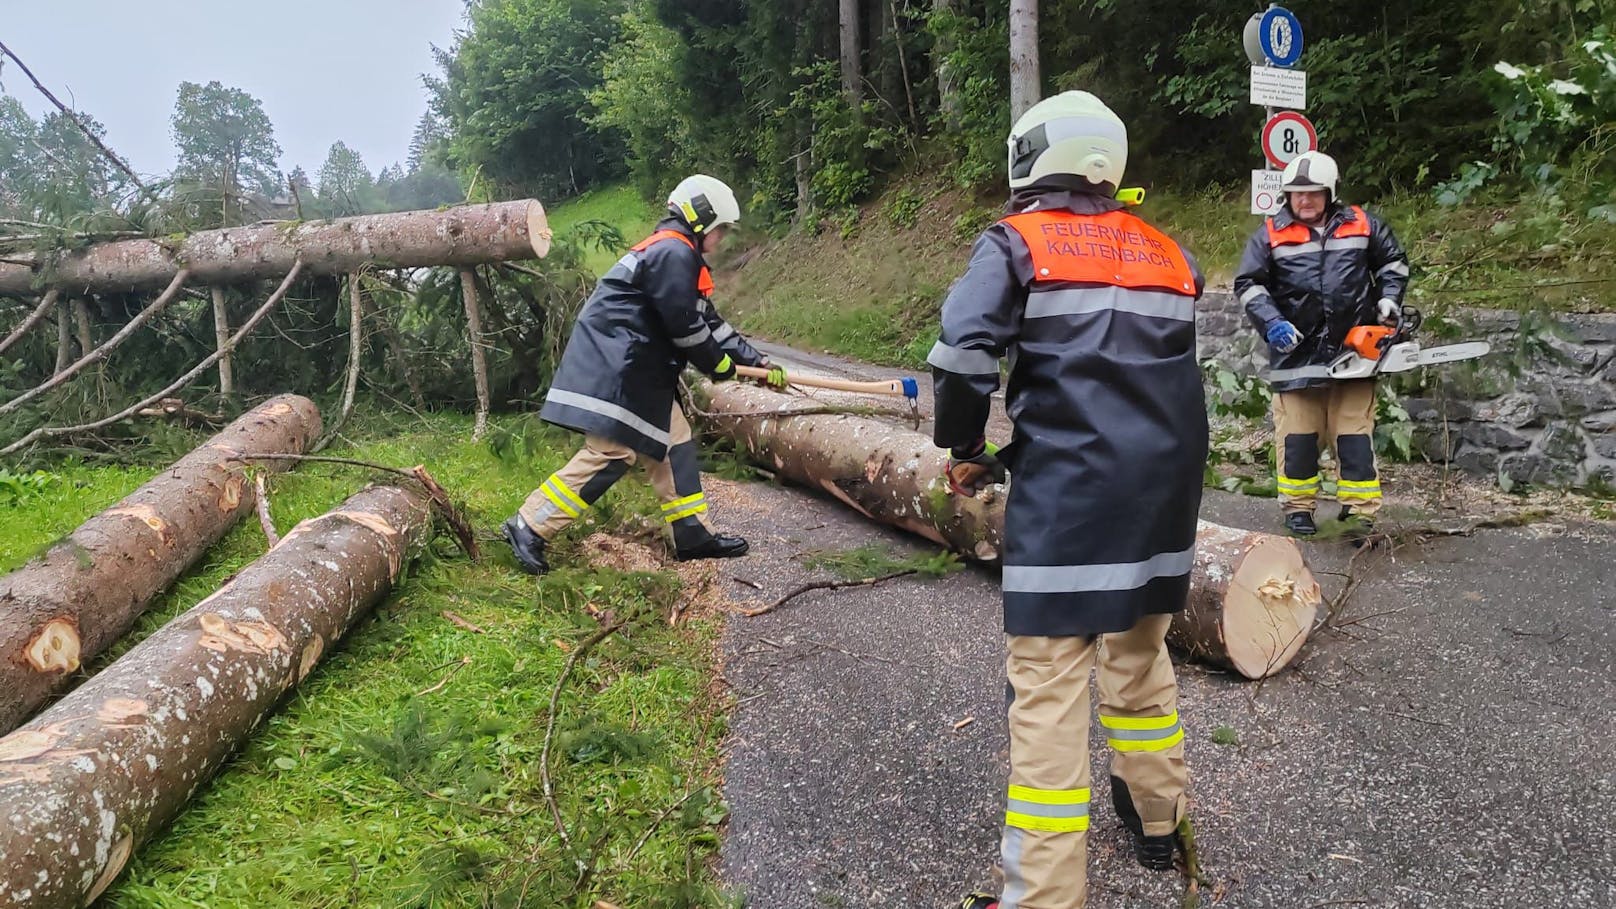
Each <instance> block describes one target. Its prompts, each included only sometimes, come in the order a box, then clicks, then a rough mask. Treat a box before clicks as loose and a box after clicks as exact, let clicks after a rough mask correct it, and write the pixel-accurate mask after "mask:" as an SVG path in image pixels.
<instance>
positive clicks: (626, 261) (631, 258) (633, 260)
mask: <svg viewBox="0 0 1616 909" xmlns="http://www.w3.org/2000/svg"><path fill="white" fill-rule="evenodd" d="M612 267H613V268H621V269H625V270H627V271H628V273H629V274H630V275H632V274H634V272H635V271H637V270H638V269H639V267H640V257H639V256H637V255H635V254H634V253H624V254H623V258H621V259H618V260H617V264H616V265H614V266H612Z"/></svg>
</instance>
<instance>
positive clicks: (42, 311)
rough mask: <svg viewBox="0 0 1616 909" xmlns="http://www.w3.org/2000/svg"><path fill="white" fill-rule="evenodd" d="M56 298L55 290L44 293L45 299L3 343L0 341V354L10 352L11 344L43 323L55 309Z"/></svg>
mask: <svg viewBox="0 0 1616 909" xmlns="http://www.w3.org/2000/svg"><path fill="white" fill-rule="evenodd" d="M56 297H57V292H56V289H55V288H52V289H50V290H48V291H46V292H45V298H44V299H43V300H40V301H39V305H38V306H36V307H34V311H33V312H31V313H29V314H28V317H27V318H25V319H23V320H22V321H21V322H19V323H18V324H17V327H16V328H13V329H12V330H11V334H9V335H6V338H5V340H4V341H0V354H4V353H5V352H6V351H8V350H10V349H11V346H12V345H13V344H16V343H17V342H18V341H21V340H22V338H23V336H24V335H26V334H28V333H29V332H30V331H33V329H34V326H35V325H38V324H39V323H40V322H43V321H44V320H45V317H46V316H48V315H50V311H51V310H52V309H55V308H56Z"/></svg>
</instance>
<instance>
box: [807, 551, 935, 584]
mask: <svg viewBox="0 0 1616 909" xmlns="http://www.w3.org/2000/svg"><path fill="white" fill-rule="evenodd" d="M804 562H805V564H807V565H808V567H809V568H824V569H827V570H829V571H830V572H832V573H834V574H835V575H837V576H838V577H840V578H842V579H843V580H847V581H862V580H864V579H866V578H878V577H882V576H884V575H889V574H897V573H898V572H903V571H912V572H914V573H916V574H919V575H922V576H924V577H928V578H941V577H947V576H948V575H951V574H953V573H955V572H957V571H960V570H961V569H963V568H964V565H963V564H962V563H961V562H960V559H959V556H958V555H956V554H954V553H952V552H949V551H948V550H946V549H945V550H942V551H939V552H935V553H929V554H915V555H900V554H899V553H896V552H893V551H892V550H891V549H889V548H887V547H885V546H880V545H877V544H875V543H869V544H866V545H864V546H857V547H854V548H852V549H841V550H832V551H827V552H816V553H813V554H812V555H810V556H808V558H807V559H805V560H804Z"/></svg>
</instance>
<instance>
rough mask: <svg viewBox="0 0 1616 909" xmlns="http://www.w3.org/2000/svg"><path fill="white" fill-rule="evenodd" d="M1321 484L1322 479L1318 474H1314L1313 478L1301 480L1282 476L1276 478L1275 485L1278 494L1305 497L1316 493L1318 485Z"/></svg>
mask: <svg viewBox="0 0 1616 909" xmlns="http://www.w3.org/2000/svg"><path fill="white" fill-rule="evenodd" d="M1321 482H1322V479H1321V478H1320V476H1319V475H1318V474H1314V475H1313V476H1311V477H1308V478H1306V479H1302V480H1299V479H1297V478H1295V477H1285V476H1282V477H1277V478H1276V484H1275V485H1277V486H1278V487H1279V491H1280V492H1287V493H1291V494H1293V495H1306V494H1308V493H1313V492H1318V491H1319V484H1320V483H1321Z"/></svg>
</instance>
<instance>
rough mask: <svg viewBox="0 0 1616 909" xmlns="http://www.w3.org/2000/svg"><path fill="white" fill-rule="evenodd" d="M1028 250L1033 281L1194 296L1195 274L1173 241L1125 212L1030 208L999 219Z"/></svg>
mask: <svg viewBox="0 0 1616 909" xmlns="http://www.w3.org/2000/svg"><path fill="white" fill-rule="evenodd" d="M1002 223H1004V224H1005V225H1007V226H1009V227H1010V228H1011V229H1013V230H1014V231H1015V232H1016V233H1018V234H1020V235H1021V239H1022V241H1023V242H1024V243H1026V244H1027V250H1028V252H1030V253H1032V270H1033V283H1034V284H1035V285H1036V284H1044V283H1052V282H1068V281H1076V282H1083V283H1088V284H1110V285H1113V286H1115V287H1129V288H1158V289H1162V290H1168V291H1173V292H1175V293H1183V294H1188V295H1190V296H1194V295H1195V273H1194V271H1192V270H1191V269H1190V264H1189V261H1188V260H1187V259H1186V258H1185V257H1184V253H1183V250H1181V249H1180V248H1179V246H1178V244H1177V243H1176V242H1174V241H1173V239H1172V238H1170V237H1168V236H1167V235H1166V234H1164V233H1162V232H1161V231H1159V230H1157V229H1156V228H1154V227H1152V226H1150V225H1149V224H1146V223H1145V222H1144V220H1142V219H1141V218H1139V217H1137V216H1135V215H1132V214H1129V213H1128V212H1126V211H1121V210H1118V211H1111V212H1106V213H1104V214H1099V215H1079V214H1076V213H1074V212H1069V211H1060V210H1052V211H1030V212H1025V213H1023V214H1019V215H1011V216H1009V217H1008V218H1005V219H1004V221H1003V222H1002Z"/></svg>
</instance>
